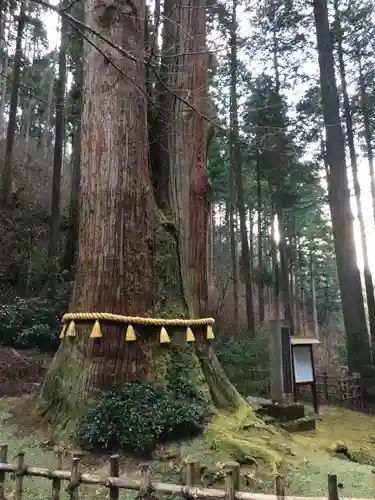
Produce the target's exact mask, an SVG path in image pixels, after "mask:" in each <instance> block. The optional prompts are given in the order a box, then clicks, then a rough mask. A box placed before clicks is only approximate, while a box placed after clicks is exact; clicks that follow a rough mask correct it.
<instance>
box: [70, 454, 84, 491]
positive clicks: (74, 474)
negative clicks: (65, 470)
mask: <svg viewBox="0 0 375 500" xmlns="http://www.w3.org/2000/svg"><path fill="white" fill-rule="evenodd" d="M80 461H81V459H80V458H79V457H73V459H72V468H71V473H70V483H69V487H68V488H69V497H70V500H78V486H79V477H80Z"/></svg>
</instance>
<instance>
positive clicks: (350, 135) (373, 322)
mask: <svg viewBox="0 0 375 500" xmlns="http://www.w3.org/2000/svg"><path fill="white" fill-rule="evenodd" d="M334 7H335V24H336V29H335V35H336V40H337V53H338V59H339V71H340V80H341V89H342V96H343V104H344V117H345V124H346V137H347V141H348V147H349V156H350V163H351V167H352V172H353V184H354V195H355V198H356V203H357V210H358V222H359V232H360V237H361V246H362V254H363V275H364V281H365V289H366V298H367V310H368V317H369V324H370V334H371V343H372V356H373V361H374V360H375V296H374V283H373V281H372V274H371V268H370V261H369V255H368V243H367V240H366V227H365V219H364V215H363V207H362V199H361V186H360V183H359V175H358V163H357V154H356V150H355V144H354V126H353V119H352V110H351V106H350V101H349V95H348V86H347V83H346V69H345V63H344V48H343V34H342V27H341V21H340V12H339V6H338V0H335V2H334Z"/></svg>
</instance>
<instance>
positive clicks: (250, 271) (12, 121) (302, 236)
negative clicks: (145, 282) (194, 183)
mask: <svg viewBox="0 0 375 500" xmlns="http://www.w3.org/2000/svg"><path fill="white" fill-rule="evenodd" d="M66 7H67V8H68V9H69V12H70V13H71V14H72V15H74V16H76V17H78V18H79V17H80V15H81V6H80V3H79V2H74V4H72V5H71V6H70V5H68V6H66ZM161 7H162V6H160V4H158V3H156V4H155V5H152V6H150V12H149V16H150V19H152V18H153V19H154V20H155V16H156V17H157V15H158V14H157V13H158V12H159V16H160V8H161ZM328 7H329V18H330V23H331V25H330V30H331V31H330V33H331V37H332V41H333V46H334V56H335V70H336V80H337V85H338V96H339V98H340V123H339V124H335V125H337V126H339V127H341V128H342V129H343V130H344V132H345V139H346V159H347V164H348V167H347V169H346V173H347V175H348V179H349V188H350V205H351V208H352V213H353V217H354V241H355V253H356V255H354V256H353V255H352V257H353V258H354V261H356V262H357V263H358V268H357V270H358V274H360V277H361V283H362V285H361V286H360V288H358V287H357V286H356V284H355V283H356V281H355V280H356V278H355V276H354V275H355V272H354V274H353V273H352V276H349V277H348V279H346V280H345V279H342V280H340V282H339V279H338V274H337V259H336V257H337V252H340V248H341V249H342V248H344V247H345V248H346V247H347V248H349V251H352V253H353V250H354V246H353V245H352V244H351V243H350V242H349V243H348V244H347V245H346V244H345V240H341V243H340V244H339V245H336V247H335V246H334V238H333V229H332V220H331V215H330V204H331V210H332V204H334V203H336V204H338V206H340V204H341V201H340V199H339V200H337V199H336V200H332V199H329V192H328V184H329V183H330V182H331V183H332V182H335V181H334V180H333V179H331V180H329V181H328V183H327V179H328V178H329V176H330V172H329V167H328V162H327V149H328V147H329V146H328V144H327V141H328V137H327V136H326V133H325V125H326V126H327V123H325V119H324V113H323V108H322V104H321V90H320V85H319V63H318V50H317V47H316V35H315V30H316V28H315V24H316V22H317V21H316V18H315V19H314V12H313V8H312V6H311V5H310V4H308V5H307V4H305V3H304V2H298V1H293V2H292V1H278V0H275V1H273V2H266V3H263V2H262V3H259V2H237V1H236V0H233V1H232V2H229V1H228V2H222V1H214V0H210V1H209V2H208V4H207V6H206V8H207V30H208V54H209V69H208V71H209V95H210V108H211V111H210V117H211V118H210V120H211V121H212V124H213V130H214V136H213V138H212V140H211V142H210V146H209V151H208V165H207V169H208V173H209V176H210V180H211V187H212V210H211V216H210V235H209V241H208V246H209V266H208V267H209V269H208V281H209V294H210V313H211V315H212V316H214V317H215V318H216V320H217V322H218V327H217V330H218V338H217V348H218V352H219V357H220V358H221V360H222V362H223V364H224V367H225V368H226V370H227V372H228V373H229V374H230V376H231V378H232V380H236V381H237V380H238V379H240V378H241V376H240V374H241V372H243V370H254V369H256V370H263V369H264V370H265V372H267V370H268V339H267V328H266V325H267V320H268V319H275V318H276V317H286V318H288V319H290V320H291V322H292V324H293V326H294V331H295V332H296V333H298V334H304V335H314V336H319V338H320V340H321V341H322V344H323V347H322V349H320V351H319V356H318V361H319V369H320V370H327V369H328V368H329V369H332V368H333V367H334V368H335V369H338V368H339V367H340V366H341V365H349V368H350V369H352V370H354V371H361V369H362V368H361V367H363V366H364V365H366V364H367V363H363V360H364V359H366V360H368V359H371V339H373V338H375V300H374V290H373V280H372V275H373V273H374V270H375V255H374V251H373V250H374V248H375V231H374V223H375V200H374V196H375V181H374V171H373V147H374V130H375V112H374V109H375V107H374V99H375V72H374V55H373V54H374V39H375V38H374V36H373V35H374V20H375V9H374V7H373V5H372V3H371V2H366V1H361V2H360V1H354V2H344V1H343V2H338V0H335V1H334V2H330V3H329V5H328ZM20 9H21V4H20V3H18V2H7V1H6V0H2V1H1V9H0V10H1V13H2V16H1V23H0V24H1V47H0V70H1V71H0V82H1V83H0V98H1V101H0V137H1V150H2V152H1V155H2V172H3V173H2V202H3V203H2V209H1V211H0V224H1V227H2V241H1V251H0V293H1V301H2V305H1V306H0V319H1V323H2V337H1V342H2V343H4V344H6V345H11V346H15V347H18V348H28V349H30V348H38V349H42V350H50V351H52V352H53V351H54V350H55V349H56V346H57V345H58V339H57V332H58V329H59V320H60V317H61V314H62V313H63V312H65V311H66V310H67V309H68V304H69V300H70V294H71V290H72V283H73V281H74V265H75V256H76V252H77V234H78V217H79V213H78V212H79V210H78V207H79V165H80V145H79V136H80V134H79V130H80V119H81V103H80V90H81V86H82V80H81V78H82V75H81V64H82V52H81V50H82V49H81V39H80V36H79V35H77V32H75V31H73V30H71V29H70V28H67V27H65V28H63V29H59V30H58V27H59V26H60V17H59V16H58V14H57V13H56V12H51V10H50V9H48V8H47V7H46V6H45V5H43V2H28V3H26V4H24V12H23V13H22V12H21V11H20ZM158 9H159V10H158ZM25 13H26V17H25V16H24V14H25ZM159 30H160V27H159ZM160 37H162V33H161V32H159V38H160ZM333 147H335V145H333ZM341 167H342V168H344V169H345V165H341ZM340 188H341V186H340ZM331 189H332V188H331ZM341 195H342V197H343V198H344V197H345V196H346V193H345V187H344V188H343V189H342V190H341ZM342 203H343V204H344V202H342ZM342 223H343V224H347V218H346V219H345V220H343V221H342ZM336 224H337V222H336ZM337 232H340V231H338V230H337V226H336V233H337ZM343 233H345V234H344V236H345V237H346V238H347V237H348V234H349V238H350V229H349V232H348V229H347V227H346V228H344V229H343ZM344 236H343V237H344ZM343 241H344V243H342V242H343ZM341 261H342V258H341ZM353 276H354V278H353ZM351 279H354V282H353V281H350V280H351ZM353 283H354V285H353ZM343 294H344V295H345V296H346V297H347V298H346V299H344V300H343V301H341V300H340V298H341V297H342V296H343ZM359 294H360V295H361V296H359ZM348 304H349V305H348ZM358 304H359V306H358ZM361 307H362V308H363V317H365V319H366V323H365V324H364V323H363V322H362V323H361V318H360V317H359V316H361V315H360V314H359V316H358V322H357V324H355V322H354V323H353V321H351V320H350V319H349V317H351V316H353V312H352V310H351V309H352V308H354V309H355V310H357V309H358V308H359V309H361ZM359 331H360V333H358V332H359ZM348 342H349V344H348ZM347 345H352V346H353V345H355V346H356V348H357V350H358V352H360V354H359V355H356V356H355V357H352V359H350V355H349V357H348V356H347V349H346V346H347ZM349 352H350V351H349ZM361 360H362V361H361ZM265 376H266V375H265ZM239 389H240V391H241V392H243V393H245V392H248V391H250V390H251V391H253V390H254V389H255V390H256V387H255V388H254V386H253V385H252V386H251V387H250V388H249V386H247V387H239Z"/></svg>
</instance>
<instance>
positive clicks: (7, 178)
mask: <svg viewBox="0 0 375 500" xmlns="http://www.w3.org/2000/svg"><path fill="white" fill-rule="evenodd" d="M25 24H26V15H25V4H24V3H23V2H22V3H21V10H20V14H19V17H18V25H17V37H16V52H15V56H14V64H13V74H12V80H13V82H12V83H13V85H12V92H11V95H10V106H9V120H8V129H7V137H6V143H5V158H4V167H3V175H2V186H1V188H2V193H1V196H2V202H3V203H4V205H10V203H11V199H12V184H13V154H14V140H15V135H16V128H17V106H18V91H19V85H20V71H21V57H22V38H23V32H24V28H25Z"/></svg>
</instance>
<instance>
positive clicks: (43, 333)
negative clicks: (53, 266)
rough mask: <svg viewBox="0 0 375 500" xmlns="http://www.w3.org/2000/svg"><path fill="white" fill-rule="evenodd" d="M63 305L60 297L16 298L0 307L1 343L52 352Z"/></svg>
mask: <svg viewBox="0 0 375 500" xmlns="http://www.w3.org/2000/svg"><path fill="white" fill-rule="evenodd" d="M65 309H66V304H64V303H62V302H61V301H60V300H43V299H38V298H33V299H23V298H19V297H18V298H16V300H15V301H14V302H13V303H12V304H3V305H1V306H0V323H1V339H0V342H1V343H2V344H3V345H7V346H11V347H17V348H21V349H25V348H39V349H40V350H42V351H53V350H55V349H56V348H57V345H58V342H59V340H58V331H59V329H60V319H61V315H62V313H63V312H65Z"/></svg>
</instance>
